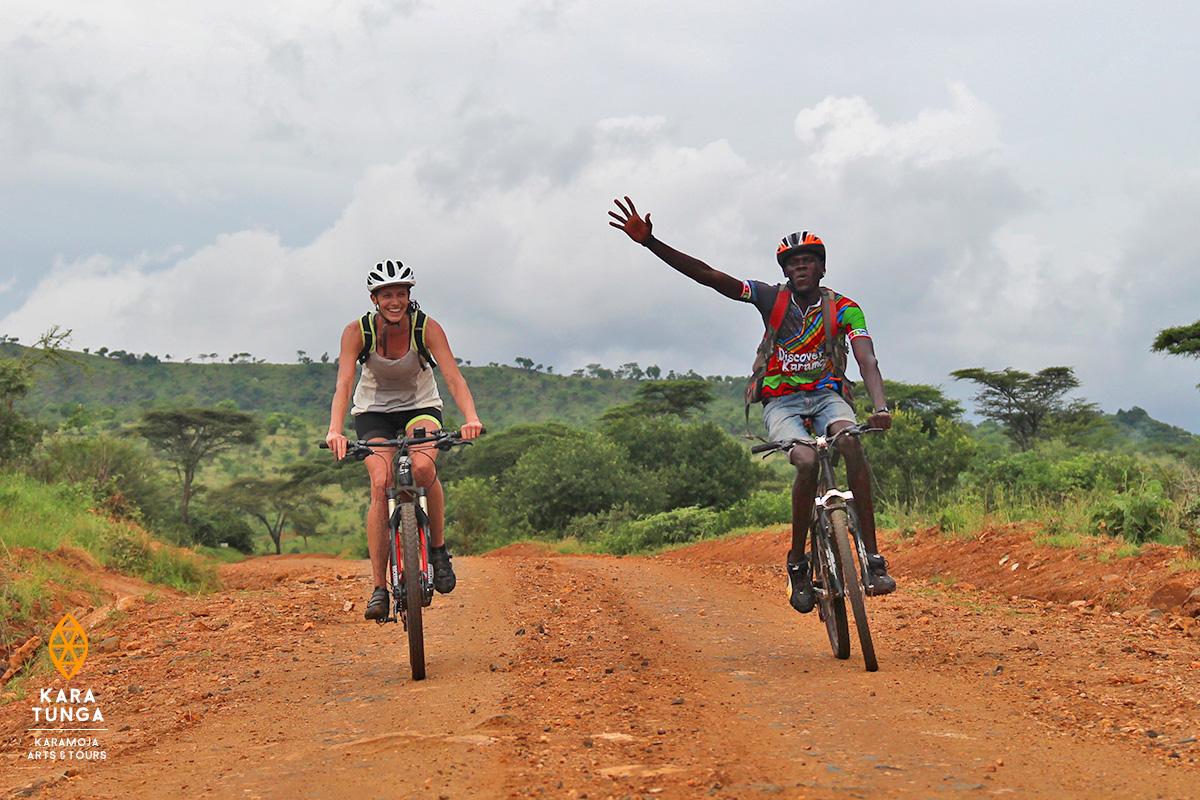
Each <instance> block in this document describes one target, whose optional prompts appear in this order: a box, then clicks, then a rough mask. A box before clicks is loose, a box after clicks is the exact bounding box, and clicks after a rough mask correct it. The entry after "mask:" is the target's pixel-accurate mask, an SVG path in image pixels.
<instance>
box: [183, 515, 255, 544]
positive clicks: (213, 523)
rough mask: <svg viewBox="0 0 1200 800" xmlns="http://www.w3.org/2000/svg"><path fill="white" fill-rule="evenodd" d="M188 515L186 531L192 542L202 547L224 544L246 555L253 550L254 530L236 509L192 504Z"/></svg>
mask: <svg viewBox="0 0 1200 800" xmlns="http://www.w3.org/2000/svg"><path fill="white" fill-rule="evenodd" d="M189 516H190V519H189V523H190V524H189V531H188V532H189V534H190V538H191V543H192V544H198V545H202V546H204V547H220V546H221V545H222V544H224V545H227V546H229V547H232V548H233V549H234V550H237V551H238V552H239V553H245V554H246V555H251V554H252V553H253V552H254V530H253V529H252V528H251V527H250V525H249V523H247V522H246V519H245V517H243V516H242V515H241V514H239V513H238V512H237V511H234V510H233V509H230V508H211V507H208V506H199V507H198V506H192V510H191V514H190V515H189Z"/></svg>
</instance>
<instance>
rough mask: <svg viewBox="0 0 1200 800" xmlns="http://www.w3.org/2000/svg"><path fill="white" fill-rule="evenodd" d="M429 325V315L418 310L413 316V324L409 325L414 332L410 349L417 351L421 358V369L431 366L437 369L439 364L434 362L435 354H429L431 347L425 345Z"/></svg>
mask: <svg viewBox="0 0 1200 800" xmlns="http://www.w3.org/2000/svg"><path fill="white" fill-rule="evenodd" d="M428 323H429V315H428V314H426V313H425V312H424V311H422V310H421V309H419V308H418V309H416V310H415V311H414V312H413V314H412V324H411V325H409V328H410V330H411V331H412V339H411V341H410V342H409V347H411V348H413V349H414V350H416V351H417V355H418V356H419V357H420V361H421V369H425V365H426V364H429V365H430V366H432V367H437V362H436V361H434V360H433V354H432V353H430V352H429V347H428V346H427V345H426V344H425V327H426V325H427V324H428Z"/></svg>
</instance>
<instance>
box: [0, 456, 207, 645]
mask: <svg viewBox="0 0 1200 800" xmlns="http://www.w3.org/2000/svg"><path fill="white" fill-rule="evenodd" d="M91 500H92V496H91V493H90V491H89V490H88V489H87V488H86V487H80V486H79V485H71V484H46V483H42V482H41V481H37V480H34V479H32V478H29V477H26V476H23V475H18V474H13V473H0V557H2V560H3V562H4V564H5V575H4V577H3V580H0V640H2V641H3V643H4V644H8V645H11V644H12V642H13V641H14V640H15V639H16V638H21V637H24V638H28V636H29V635H32V634H35V633H36V634H38V635H41V636H42V638H43V639H47V637H48V636H49V634H50V632H51V630H52V629H53V628H54V626H55V625H56V624H57V623H58V619H59V617H61V614H58V615H55V614H52V613H51V612H50V609H51V608H52V607H53V606H54V604H55V602H56V601H57V602H60V603H61V602H62V601H63V597H62V596H60V595H65V594H69V593H70V592H78V591H82V592H84V593H85V594H86V595H88V596H91V597H95V592H96V588H95V586H94V584H93V583H92V582H91V581H89V580H88V578H87V577H86V575H83V576H82V577H81V574H80V573H78V572H75V571H72V570H70V569H68V568H67V567H65V566H56V565H55V564H54V563H52V562H53V559H48V558H43V557H41V556H34V557H30V556H28V554H26V556H25V557H21V558H17V557H16V556H15V554H16V552H17V551H18V549H19V548H29V549H31V550H36V551H42V552H44V553H55V552H56V551H57V552H58V553H60V554H62V553H67V552H69V550H70V548H78V549H79V550H82V551H84V553H86V554H87V557H90V559H94V560H95V562H96V563H98V564H99V565H101V566H104V567H111V568H113V569H116V570H118V571H121V572H125V573H127V574H130V575H133V576H135V577H138V578H141V579H142V580H145V581H148V582H150V583H157V584H162V585H166V586H171V587H173V588H175V589H179V590H181V591H185V592H200V591H209V590H212V589H215V588H216V586H217V578H216V572H215V570H214V569H213V568H212V567H211V566H209V565H208V564H206V563H205V562H204V561H203V560H201V559H199V558H197V557H196V556H194V555H192V554H191V553H188V552H186V551H181V550H177V549H175V548H171V547H166V546H162V545H160V544H158V543H156V542H154V541H153V540H152V539H151V537H150V535H149V534H147V533H146V532H145V531H144V530H143V529H142V528H140V527H138V526H136V525H134V524H133V523H130V522H125V521H115V520H113V519H111V518H109V517H107V516H105V515H102V514H99V513H96V512H94V511H92V510H91Z"/></svg>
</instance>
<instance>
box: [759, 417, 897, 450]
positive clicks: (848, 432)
mask: <svg viewBox="0 0 1200 800" xmlns="http://www.w3.org/2000/svg"><path fill="white" fill-rule="evenodd" d="M882 431H883V428H872V427H871V426H870V425H868V424H867V423H865V422H856V423H854V424H853V425H847V426H846V427H845V428H842V429H841V430H840V431H838V432H837V433H835V434H834V435H833V436H829V437H826V439H825V441H826V443H827V444H829V445H832V444H833V443H834V442H836V441H837V440H838V439H839V438H841V437H842V436H862V435H864V434H867V433H879V432H882ZM798 444H803V445H807V446H808V447H811V448H813V449H814V450H815V449H817V442H816V440H814V439H785V440H784V441H782V442H765V443H763V444H756V445H754V446H753V447H751V448H750V452H751V453H772V452H775V451H776V450H791V449H792V448H793V447H795V446H796V445H798Z"/></svg>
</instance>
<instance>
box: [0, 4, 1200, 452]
mask: <svg viewBox="0 0 1200 800" xmlns="http://www.w3.org/2000/svg"><path fill="white" fill-rule="evenodd" d="M1197 30H1200V4H1197V3H1194V2H1191V1H1190V0H1189V1H1188V2H1171V1H1170V0H1167V1H1165V2H1161V3H1156V4H1152V5H1148V4H1132V3H1124V2H1121V3H1118V2H1102V1H1100V0H1093V1H1092V2H1046V0H1038V2H1032V1H1030V2H1026V1H1024V0H1005V1H1004V2H991V1H990V0H977V1H975V2H969V3H967V2H961V1H957V0H941V1H937V0H917V1H916V2H910V3H884V2H854V1H853V0H848V1H846V0H844V1H843V2H836V3H834V2H804V1H803V0H796V2H791V3H781V2H777V1H776V2H763V1H762V0H736V2H734V1H733V0H730V1H729V2H726V1H725V0H691V1H690V2H686V3H685V2H682V1H681V0H659V2H655V3H644V2H638V3H634V2H628V0H605V2H598V1H597V0H529V2H521V0H517V1H516V2H512V3H496V2H487V1H485V0H439V1H438V2H432V0H340V1H339V2H328V1H326V0H287V2H278V1H272V0H264V1H263V2H257V3H246V2H244V1H242V2H228V1H227V0H207V1H206V2H204V3H195V4H190V5H176V4H153V3H148V2H142V1H140V0H139V1H138V2H133V1H132V0H128V1H126V2H119V1H118V0H87V2H83V1H82V0H59V1H58V2H55V3H52V4H46V3H44V2H31V1H30V0H8V2H6V3H5V13H4V15H3V17H2V18H0V334H7V335H12V336H18V337H20V339H21V341H22V342H26V343H28V342H30V341H31V340H33V339H34V338H36V336H37V335H38V334H39V333H40V332H42V331H44V330H46V329H47V328H49V327H50V326H51V325H53V324H58V325H62V326H63V327H66V328H70V329H72V331H73V337H72V344H73V345H74V346H75V347H77V348H82V347H90V348H92V349H96V348H99V347H101V346H105V347H109V348H111V349H124V350H131V351H135V352H138V353H141V352H151V353H155V354H157V355H159V356H163V355H165V354H170V355H171V356H172V358H173V359H175V360H182V359H184V358H195V357H196V355H198V354H200V353H212V352H216V353H219V354H220V356H221V357H222V358H223V357H226V356H228V355H229V354H232V353H235V352H246V351H248V352H251V353H253V354H254V355H255V356H256V357H260V358H266V359H268V360H271V361H283V362H287V361H295V359H296V351H297V350H304V351H307V352H308V353H309V354H310V355H317V354H320V353H322V352H326V351H329V352H330V353H333V352H335V350H336V344H337V340H338V335H339V331H340V329H341V327H342V326H343V325H344V324H345V323H346V322H347V321H349V320H350V319H351V318H353V317H355V316H357V315H358V314H360V313H361V312H362V311H363V310H365V309H366V308H367V307H368V298H367V295H366V292H365V289H364V287H363V280H364V277H365V272H366V269H367V268H368V267H369V266H370V265H372V264H373V263H375V261H377V260H379V259H380V258H389V257H390V258H399V259H401V260H403V261H405V262H406V263H409V264H411V265H412V266H413V267H414V268H415V269H416V271H417V275H418V281H419V285H418V287H417V295H416V296H417V297H418V299H420V300H421V301H422V305H423V307H424V308H425V309H426V310H428V311H429V312H430V313H431V314H432V315H433V316H434V317H435V318H437V319H439V320H440V321H441V322H442V323H443V324H444V325H445V327H446V328H447V330H448V332H449V335H450V341H451V345H452V346H453V348H454V350H455V353H456V355H458V356H459V357H461V358H464V359H468V360H470V361H471V362H472V363H474V364H484V363H488V362H490V361H496V362H501V363H512V361H513V359H514V358H515V357H517V356H525V357H529V358H533V359H534V360H535V361H538V362H542V363H545V364H552V365H554V366H555V368H556V370H557V371H561V372H569V371H571V370H573V369H575V368H577V367H580V366H583V365H585V364H587V363H591V362H600V363H603V364H605V365H608V366H617V365H620V364H623V363H626V362H629V361H636V362H639V363H640V364H642V365H643V366H646V365H649V364H658V365H660V366H662V367H663V369H664V371H665V370H666V369H676V370H679V371H686V370H688V369H695V370H696V371H698V372H700V373H702V374H739V375H740V374H745V373H747V372H748V371H749V363H750V361H751V358H752V355H753V350H754V346H755V344H756V342H757V340H758V338H759V336H760V335H761V323H760V322H759V320H758V319H757V317H756V315H755V312H754V311H753V309H752V308H750V307H748V306H742V305H739V304H737V303H734V302H731V301H729V300H726V299H724V298H722V297H720V296H718V295H716V294H715V293H713V292H712V291H711V290H708V289H704V288H703V287H699V286H696V285H694V284H691V283H690V282H688V281H687V280H686V279H684V278H682V277H680V276H678V275H677V274H675V273H673V272H672V271H671V270H670V269H669V268H667V267H666V266H665V265H663V264H662V263H661V262H659V261H657V260H656V259H655V258H653V257H652V256H651V255H650V254H649V253H647V252H646V251H644V250H643V249H642V248H640V247H637V246H636V245H634V244H632V243H631V242H629V241H628V239H626V238H625V237H624V236H623V234H621V233H619V232H618V231H615V230H614V229H612V228H610V227H609V226H608V225H607V222H608V217H607V212H608V210H609V208H610V207H612V199H613V198H614V197H617V196H621V195H629V196H631V197H633V198H634V200H635V201H636V202H637V204H638V208H639V210H642V211H650V212H651V213H652V217H653V220H654V222H655V233H656V235H657V236H658V237H659V238H661V239H662V240H663V241H665V242H667V243H669V244H672V245H674V246H676V247H678V248H679V249H681V250H684V251H685V252H689V253H691V254H693V255H695V256H697V257H699V258H702V259H704V260H706V261H708V262H709V263H710V264H712V265H713V266H715V267H717V268H719V269H722V270H724V271H726V272H729V273H730V274H733V275H735V276H737V277H747V278H758V279H762V280H769V281H774V280H777V278H778V270H777V267H776V266H775V262H774V256H773V254H774V249H775V243H776V242H777V241H778V240H779V238H780V237H781V236H782V235H784V234H785V233H788V232H790V231H793V230H800V229H805V230H813V231H815V232H817V233H818V234H819V235H820V236H821V237H822V238H823V239H824V240H825V241H826V243H827V246H828V249H829V265H828V266H829V271H828V275H827V279H826V284H827V285H829V286H831V287H832V288H834V289H837V290H838V291H841V292H842V293H844V294H846V295H848V296H850V297H852V298H854V299H855V300H857V301H858V302H859V303H860V304H861V305H862V306H863V308H864V310H865V312H866V316H867V322H868V325H869V327H870V329H871V333H872V335H873V337H874V339H875V343H876V350H877V352H878V354H879V356H880V361H881V366H882V368H883V371H884V375H885V377H888V378H892V379H895V380H903V381H910V382H921V383H934V384H942V385H944V386H945V388H946V389H947V390H948V391H949V392H950V393H951V394H953V395H955V396H958V397H964V398H965V397H968V396H969V395H970V394H971V392H970V388H969V387H967V386H963V385H959V384H955V383H954V382H953V381H951V380H950V378H949V377H948V373H949V372H950V371H951V370H954V369H959V368H963V367H974V366H979V367H985V368H989V369H1001V368H1004V367H1009V366H1011V367H1016V368H1018V369H1024V370H1028V371H1036V370H1038V369H1041V368H1043V367H1046V366H1051V365H1068V366H1072V367H1074V368H1075V370H1076V372H1077V374H1078V376H1079V377H1080V378H1081V379H1082V381H1083V386H1082V388H1081V390H1080V394H1081V395H1082V396H1085V397H1087V398H1088V399H1090V400H1094V401H1097V402H1099V403H1100V404H1101V406H1102V407H1103V408H1104V409H1105V410H1106V411H1110V412H1113V411H1116V410H1117V409H1118V408H1129V407H1131V406H1134V405H1138V406H1141V407H1143V408H1145V409H1146V410H1147V411H1149V412H1150V413H1151V415H1152V416H1154V417H1156V418H1158V419H1162V420H1164V421H1167V422H1171V423H1173V424H1177V425H1181V426H1184V427H1187V428H1189V429H1190V430H1193V431H1198V432H1200V393H1198V392H1197V390H1196V388H1195V385H1196V383H1197V381H1200V363H1197V362H1195V361H1188V360H1184V359H1179V358H1168V357H1163V356H1159V355H1156V354H1151V353H1150V352H1149V346H1150V342H1151V340H1152V339H1153V337H1154V334H1155V333H1156V332H1157V331H1158V330H1159V329H1161V328H1163V327H1168V326H1174V325H1182V324H1187V323H1191V322H1193V321H1195V320H1196V319H1197V318H1198V317H1200V237H1198V236H1197V235H1196V233H1195V229H1194V228H1193V227H1192V226H1193V225H1196V224H1197V220H1198V219H1200V48H1196V47H1195V43H1194V38H1195V32H1196V31H1197Z"/></svg>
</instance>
